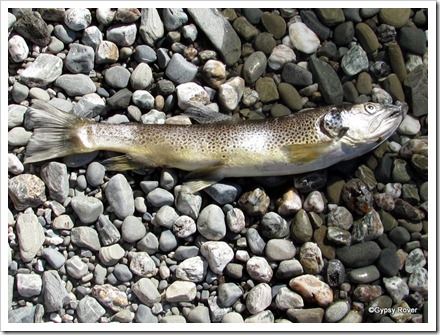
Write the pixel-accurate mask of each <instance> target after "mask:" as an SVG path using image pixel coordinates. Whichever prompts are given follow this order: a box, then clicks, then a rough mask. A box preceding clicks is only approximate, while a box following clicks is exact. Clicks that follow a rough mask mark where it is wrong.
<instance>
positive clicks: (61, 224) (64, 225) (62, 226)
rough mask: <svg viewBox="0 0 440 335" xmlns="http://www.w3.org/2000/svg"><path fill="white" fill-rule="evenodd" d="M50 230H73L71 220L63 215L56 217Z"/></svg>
mask: <svg viewBox="0 0 440 335" xmlns="http://www.w3.org/2000/svg"><path fill="white" fill-rule="evenodd" d="M52 228H53V229H57V230H71V229H72V228H73V221H72V218H71V217H70V216H69V215H65V214H62V215H60V216H57V217H56V218H55V219H53V221H52Z"/></svg>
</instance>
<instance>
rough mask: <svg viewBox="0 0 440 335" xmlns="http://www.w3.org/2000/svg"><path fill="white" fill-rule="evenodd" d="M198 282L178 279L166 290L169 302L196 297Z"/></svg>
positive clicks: (191, 299)
mask: <svg viewBox="0 0 440 335" xmlns="http://www.w3.org/2000/svg"><path fill="white" fill-rule="evenodd" d="M196 292H197V290H196V284H194V283H192V282H188V281H181V280H176V281H175V282H173V283H171V284H170V286H168V288H167V289H166V291H165V299H166V300H167V301H168V302H185V301H193V300H194V299H195V297H196Z"/></svg>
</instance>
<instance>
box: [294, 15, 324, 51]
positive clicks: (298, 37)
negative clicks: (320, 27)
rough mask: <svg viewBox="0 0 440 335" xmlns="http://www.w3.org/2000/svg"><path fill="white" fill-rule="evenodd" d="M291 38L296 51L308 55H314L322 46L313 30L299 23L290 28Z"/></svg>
mask: <svg viewBox="0 0 440 335" xmlns="http://www.w3.org/2000/svg"><path fill="white" fill-rule="evenodd" d="M289 37H290V41H291V42H292V44H293V46H294V47H295V49H298V50H299V51H301V52H304V53H306V54H313V53H314V52H316V50H318V47H319V45H320V44H321V42H320V41H319V38H318V36H316V34H315V33H314V32H313V30H311V29H310V28H309V27H307V26H306V25H305V24H304V23H302V22H299V21H297V22H295V23H292V24H291V25H290V26H289Z"/></svg>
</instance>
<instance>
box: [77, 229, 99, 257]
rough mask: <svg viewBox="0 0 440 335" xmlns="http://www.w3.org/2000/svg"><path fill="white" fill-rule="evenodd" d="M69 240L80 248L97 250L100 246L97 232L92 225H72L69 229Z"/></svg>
mask: <svg viewBox="0 0 440 335" xmlns="http://www.w3.org/2000/svg"><path fill="white" fill-rule="evenodd" d="M71 241H72V243H73V244H76V245H77V246H78V247H80V248H87V249H90V250H92V251H98V250H100V248H101V244H100V242H99V238H98V233H97V232H96V230H95V229H93V228H92V227H86V226H81V227H74V228H72V230H71Z"/></svg>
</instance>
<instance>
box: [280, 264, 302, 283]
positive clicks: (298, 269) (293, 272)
mask: <svg viewBox="0 0 440 335" xmlns="http://www.w3.org/2000/svg"><path fill="white" fill-rule="evenodd" d="M302 274H303V268H302V265H301V263H300V262H299V261H298V260H297V259H290V260H285V261H281V262H280V264H279V266H278V269H277V272H276V277H277V278H278V279H287V278H292V277H296V276H299V275H302Z"/></svg>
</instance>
